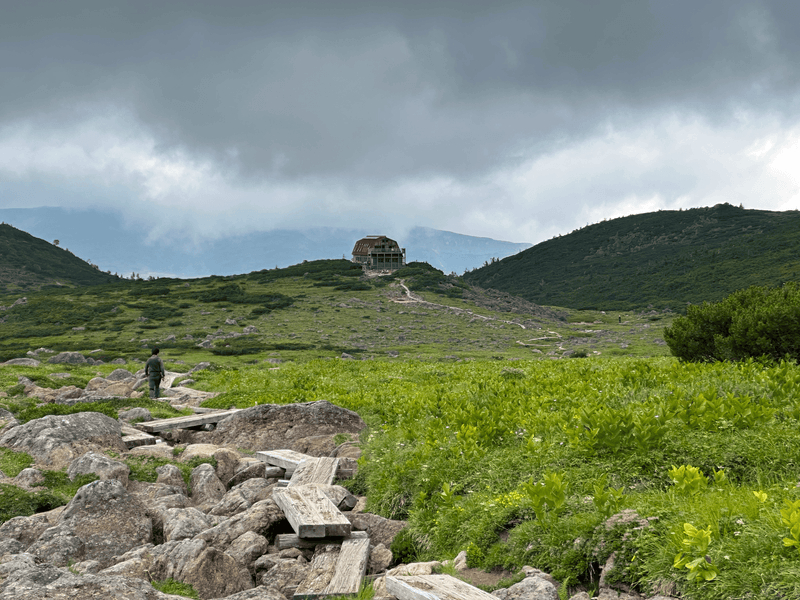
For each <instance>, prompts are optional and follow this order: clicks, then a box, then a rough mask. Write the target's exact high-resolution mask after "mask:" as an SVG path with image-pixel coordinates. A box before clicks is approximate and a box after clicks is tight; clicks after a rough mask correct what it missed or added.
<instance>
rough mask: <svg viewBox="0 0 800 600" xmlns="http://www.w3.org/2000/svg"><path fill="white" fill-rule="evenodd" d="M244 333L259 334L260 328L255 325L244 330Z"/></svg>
mask: <svg viewBox="0 0 800 600" xmlns="http://www.w3.org/2000/svg"><path fill="white" fill-rule="evenodd" d="M242 333H258V327H256V326H255V325H248V326H247V327H245V328H244V329H242Z"/></svg>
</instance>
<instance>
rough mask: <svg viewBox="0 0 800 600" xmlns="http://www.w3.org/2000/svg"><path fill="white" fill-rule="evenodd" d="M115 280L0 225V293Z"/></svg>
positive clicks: (94, 283)
mask: <svg viewBox="0 0 800 600" xmlns="http://www.w3.org/2000/svg"><path fill="white" fill-rule="evenodd" d="M116 279H118V278H117V277H116V276H114V275H111V274H109V273H103V272H102V271H100V270H99V269H97V267H95V266H93V265H90V264H89V263H87V262H85V261H83V260H81V259H80V258H78V257H77V256H75V255H74V254H72V253H71V252H70V251H69V250H63V249H61V248H58V247H57V246H55V245H53V244H51V243H49V242H46V241H44V240H41V239H39V238H36V237H33V236H32V235H30V234H29V233H25V232H24V231H20V230H19V229H16V228H14V227H12V226H11V225H6V224H5V223H4V224H2V225H0V293H12V292H23V291H31V290H38V289H42V288H45V287H51V286H69V287H73V286H86V285H96V284H99V283H108V282H110V281H115V280H116Z"/></svg>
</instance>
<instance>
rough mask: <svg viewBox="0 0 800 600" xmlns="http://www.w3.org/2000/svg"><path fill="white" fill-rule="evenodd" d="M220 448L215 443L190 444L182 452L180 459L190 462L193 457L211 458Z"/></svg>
mask: <svg viewBox="0 0 800 600" xmlns="http://www.w3.org/2000/svg"><path fill="white" fill-rule="evenodd" d="M217 450H219V448H218V447H217V446H215V445H214V444H189V445H188V446H186V448H185V449H184V451H183V452H181V456H180V461H181V462H189V461H190V460H192V459H193V458H211V457H212V456H214V454H215V453H216V452H217Z"/></svg>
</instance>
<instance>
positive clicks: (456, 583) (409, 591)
mask: <svg viewBox="0 0 800 600" xmlns="http://www.w3.org/2000/svg"><path fill="white" fill-rule="evenodd" d="M386 590H387V591H388V592H389V593H390V594H392V595H393V596H395V597H396V598H398V600H492V599H495V600H496V597H495V596H492V595H491V594H489V593H488V592H484V591H483V590H480V589H478V588H476V587H474V586H471V585H470V584H468V583H465V582H463V581H461V580H460V579H456V578H455V577H452V576H450V575H404V576H400V575H387V576H386Z"/></svg>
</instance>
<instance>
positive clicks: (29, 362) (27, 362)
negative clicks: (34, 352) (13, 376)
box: [0, 358, 42, 367]
mask: <svg viewBox="0 0 800 600" xmlns="http://www.w3.org/2000/svg"><path fill="white" fill-rule="evenodd" d="M40 364H42V363H41V361H38V360H36V359H35V358H12V359H11V360H7V361H6V362H4V363H0V366H6V365H8V366H12V365H17V366H21V367H38V366H39V365H40Z"/></svg>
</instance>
